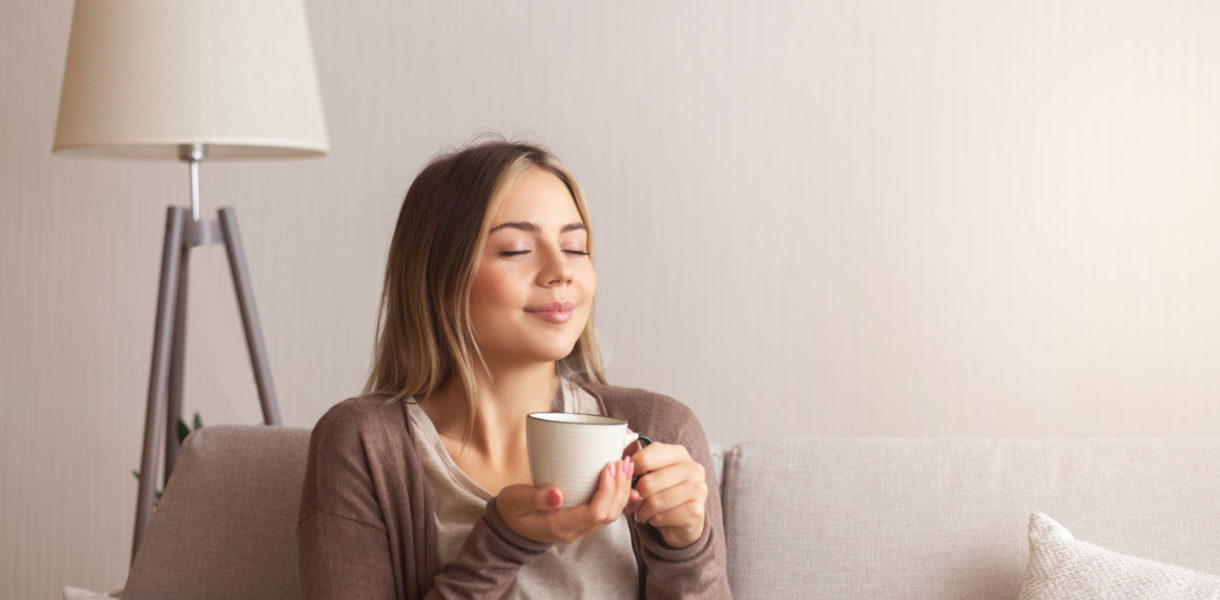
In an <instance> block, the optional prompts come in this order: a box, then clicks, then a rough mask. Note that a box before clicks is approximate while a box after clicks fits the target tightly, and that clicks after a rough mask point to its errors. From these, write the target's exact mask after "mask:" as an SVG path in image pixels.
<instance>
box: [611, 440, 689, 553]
mask: <svg viewBox="0 0 1220 600" xmlns="http://www.w3.org/2000/svg"><path fill="white" fill-rule="evenodd" d="M631 461H632V463H634V464H635V472H636V473H642V475H641V476H640V480H639V481H638V482H637V483H636V485H635V489H634V490H631V496H630V509H629V512H634V513H635V520H636V521H638V522H640V523H648V524H649V525H652V526H653V527H655V528H656V529H657V531H658V532H659V533H660V534H661V537H662V538H664V539H665V543H667V544H669V545H670V546H671V547H673V548H685V547H686V546H689V545H691V544H693V543H695V541H696V540H698V539H699V537H700V536H702V535H703V522H704V517H705V515H706V512H707V479H706V477H705V475H704V471H703V465H701V464H699V463H698V462H695V460H694V459H692V458H691V457H690V453H689V452H687V451H686V447H684V446H680V445H675V444H662V443H658V442H653V443H652V444H649V445H648V446H646V447H645V448H643V449H642V450H638V451H636V452H635V454H632V455H631Z"/></svg>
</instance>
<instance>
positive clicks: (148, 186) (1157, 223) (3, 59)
mask: <svg viewBox="0 0 1220 600" xmlns="http://www.w3.org/2000/svg"><path fill="white" fill-rule="evenodd" d="M308 4H309V10H310V17H311V21H312V23H311V24H312V29H313V34H314V37H313V40H314V45H315V51H316V54H317V60H318V69H319V76H320V80H321V85H322V93H323V99H324V103H325V106H326V110H327V116H328V120H329V126H330V134H331V140H332V144H333V151H332V153H331V155H330V156H329V157H327V158H325V159H321V160H314V161H302V162H278V163H277V162H264V163H252V164H243V165H236V164H220V163H217V164H205V166H204V168H203V169H202V179H203V183H202V186H203V190H202V193H203V199H204V200H203V201H204V206H205V210H208V211H212V210H214V209H215V207H216V206H218V205H220V204H233V205H235V206H236V207H237V209H238V215H239V217H240V223H241V229H242V233H243V235H244V238H245V244H246V250H247V254H248V259H249V265H250V269H251V272H252V275H253V277H254V288H255V293H256V297H257V301H258V308H259V310H260V312H261V315H262V320H263V328H264V333H265V334H266V337H267V346H268V350H269V352H270V358H271V362H272V367H273V372H274V376H275V383H276V386H277V388H278V391H279V395H280V398H281V408H282V411H283V414H284V417H285V420H286V421H287V423H288V424H290V425H294V426H309V425H311V424H312V423H313V422H314V421H315V420H316V419H317V418H318V417H319V416H320V415H321V414H322V412H323V411H324V410H326V408H327V407H328V406H329V405H331V404H332V403H334V402H336V401H338V400H341V399H343V398H344V397H346V396H348V395H350V394H353V393H354V392H356V391H357V390H358V388H359V386H360V384H361V378H362V376H363V374H364V370H365V368H366V365H367V359H368V353H369V349H370V344H371V334H372V328H373V318H374V314H375V309H376V294H377V292H378V278H379V272H380V269H381V268H382V261H383V252H384V250H385V247H386V244H387V242H388V239H389V235H390V232H391V228H392V224H393V219H394V216H395V214H396V210H397V205H398V202H399V199H400V197H401V195H402V194H403V192H404V191H405V189H406V187H407V185H408V184H409V182H410V180H411V178H412V176H413V175H414V173H415V172H416V171H417V170H418V169H419V168H420V166H421V165H422V164H423V162H424V161H425V160H426V159H427V158H428V157H429V156H430V155H431V154H433V153H434V152H435V151H436V150H438V149H439V148H440V147H441V146H443V145H445V144H451V143H458V142H461V141H463V140H465V139H467V138H469V137H470V136H471V135H472V134H474V133H476V132H477V131H479V130H481V129H493V130H498V131H502V132H505V133H508V134H528V135H533V136H536V137H537V138H540V139H541V140H543V141H545V142H547V143H549V145H550V146H551V147H552V148H553V149H555V150H556V151H557V152H558V153H559V155H560V156H561V157H563V158H564V159H565V160H566V161H567V162H568V163H569V165H570V166H571V168H572V169H573V171H575V173H576V174H577V176H578V177H579V178H580V179H581V181H582V182H583V184H584V187H585V189H586V191H587V193H588V196H589V198H590V205H591V210H592V212H593V217H594V219H595V223H596V226H597V234H598V235H597V238H598V240H597V241H598V262H597V264H598V268H599V275H600V277H601V281H600V283H601V296H600V299H599V323H600V329H601V330H602V331H603V333H604V337H605V340H606V345H607V349H608V350H609V356H610V365H609V367H610V373H611V376H612V379H613V380H615V381H617V382H619V383H622V384H629V385H635V386H642V387H647V388H652V389H655V390H658V391H662V392H666V393H669V394H671V395H674V396H676V397H678V398H680V399H681V400H683V401H685V402H687V403H688V404H690V405H691V406H693V407H694V408H695V410H696V411H697V413H698V414H699V415H700V417H701V418H702V419H703V422H704V425H705V427H706V429H707V430H708V432H709V435H710V437H712V438H714V439H717V440H722V441H739V440H743V439H748V438H757V437H761V436H766V435H882V436H892V435H914V436H929V435H937V436H939V435H948V436H1162V435H1164V436H1188V435H1217V434H1220V368H1218V367H1217V366H1218V365H1220V309H1218V308H1217V307H1220V236H1217V235H1216V232H1217V230H1218V229H1220V177H1218V176H1217V165H1220V72H1218V70H1220V61H1217V60H1216V57H1217V56H1220V36H1217V35H1216V24H1217V22H1218V19H1220V5H1216V4H1214V3H1211V2H1204V1H1198V2H1169V3H1166V2H1162V1H1160V0H1146V1H1138V2H1126V3H1121V4H1120V3H1112V2H1062V1H1060V0H1036V1H1032V2H1017V1H1012V2H1003V3H985V4H980V3H977V2H972V1H969V0H942V1H928V2H900V1H896V0H886V1H879V2H790V3H749V4H745V3H735V2H702V1H700V2H696V1H686V2H599V3H589V2H579V3H578V2H573V3H553V2H536V1H527V2H513V3H505V2H477V3H452V2H426V3H420V2H397V1H390V0H381V1H376V2H370V1H357V2H321V1H317V0H311V1H310V2H309V3H308ZM70 16H71V3H70V2H68V1H67V0H54V1H52V2H36V1H35V0H8V1H6V2H4V3H2V4H0V50H2V52H0V77H2V78H3V79H2V85H0V111H3V120H2V126H3V130H2V131H0V227H2V228H3V229H2V230H0V306H2V307H3V309H2V312H0V450H2V452H3V454H2V456H0V596H2V597H14V598H34V597H38V598H47V597H55V595H56V594H57V593H58V589H59V588H60V587H61V586H63V585H65V584H73V585H80V586H85V587H90V588H93V589H114V588H117V587H119V586H121V585H122V583H123V579H124V576H125V573H126V564H127V559H128V551H129V544H130V532H131V523H132V520H133V518H134V501H135V491H136V488H135V482H134V479H133V478H132V477H131V475H130V470H131V469H133V468H135V467H136V466H137V463H138V460H139V438H140V435H141V428H142V423H143V410H144V402H145V393H146V385H147V376H148V366H149V360H150V354H151V338H152V325H153V309H154V304H155V300H156V298H155V296H156V284H157V281H156V277H157V273H158V263H159V251H160V244H161V225H162V221H163V219H164V207H165V205H166V204H167V203H171V202H173V203H182V202H184V201H186V198H187V193H186V192H187V188H186V181H187V180H186V169H185V167H183V166H181V165H178V164H172V163H165V164H162V163H135V162H104V161H90V160H80V159H61V158H54V157H52V156H51V154H50V145H51V139H52V135H53V132H54V126H55V115H56V110H57V104H58V94H59V86H60V80H61V77H62V69H63V61H64V57H65V56H66V44H67V36H68V29H69V24H70V23H69V22H70ZM191 281H192V284H193V285H194V289H193V290H192V292H191V298H190V315H191V317H190V318H191V323H190V331H189V349H188V356H187V381H186V410H187V411H188V412H193V411H200V412H201V413H202V414H203V418H204V420H205V421H207V422H209V423H219V422H236V423H253V422H255V421H257V420H258V418H259V416H258V409H257V403H256V401H255V399H254V398H255V397H254V386H253V382H252V378H251V376H250V370H249V367H248V364H247V362H246V360H247V359H246V357H245V353H244V345H243V340H242V336H241V329H240V323H239V320H238V316H237V311H236V307H235V303H234V299H233V293H232V287H231V284H230V282H229V279H228V273H227V271H226V267H225V262H224V257H223V253H222V252H221V251H220V250H219V249H216V248H212V249H206V250H202V251H199V252H198V253H197V254H196V258H195V262H194V272H193V273H192V279H191Z"/></svg>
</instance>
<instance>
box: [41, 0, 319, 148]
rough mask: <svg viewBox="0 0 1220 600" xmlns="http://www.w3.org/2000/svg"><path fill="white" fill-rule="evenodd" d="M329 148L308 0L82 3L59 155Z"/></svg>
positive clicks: (63, 99) (62, 105)
mask: <svg viewBox="0 0 1220 600" xmlns="http://www.w3.org/2000/svg"><path fill="white" fill-rule="evenodd" d="M183 144H204V145H206V146H207V157H208V159H245V158H278V157H299V156H320V155H322V154H325V153H326V151H327V150H329V143H328V141H327V138H326V123H325V119H324V117H323V114H322V101H321V98H320V95H319V93H318V82H317V75H316V73H315V70H314V63H313V50H312V48H311V47H310V42H309V26H308V24H307V22H306V19H305V6H304V4H303V3H302V0H77V2H76V10H75V13H74V14H73V17H72V36H71V40H70V41H69V44H68V61H67V66H66V67H65V69H64V85H63V92H62V95H61V96H60V101H59V121H58V125H57V127H56V130H55V146H54V152H55V153H56V154H60V155H86V156H102V157H122V158H163V159H178V158H179V155H178V152H179V151H178V148H179V146H181V145H183Z"/></svg>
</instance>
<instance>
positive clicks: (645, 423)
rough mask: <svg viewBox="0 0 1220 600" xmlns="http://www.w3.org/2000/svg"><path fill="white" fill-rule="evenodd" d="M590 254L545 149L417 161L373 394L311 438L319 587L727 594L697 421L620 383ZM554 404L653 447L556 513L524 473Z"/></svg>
mask: <svg viewBox="0 0 1220 600" xmlns="http://www.w3.org/2000/svg"><path fill="white" fill-rule="evenodd" d="M591 248H592V246H591V237H590V230H589V219H588V214H587V212H586V210H585V203H584V198H583V196H582V194H581V192H580V188H579V187H578V186H577V184H576V181H575V179H573V178H572V176H571V175H570V174H569V173H568V171H567V170H566V169H564V167H563V166H562V165H560V164H559V162H558V161H557V160H556V159H555V158H554V157H553V156H551V155H550V154H549V153H548V152H546V151H545V150H544V149H542V148H539V147H536V146H531V145H527V144H520V143H508V142H504V141H492V142H487V143H482V144H479V145H475V146H472V147H470V148H467V149H465V150H462V151H459V152H455V153H452V154H449V155H446V156H442V157H440V158H438V159H436V160H434V161H433V162H432V163H431V164H429V165H428V166H427V167H426V168H425V169H424V170H423V171H422V172H421V173H420V174H419V176H418V177H417V178H416V179H415V181H414V182H413V183H412V185H411V188H410V190H409V191H408V192H407V196H406V199H405V200H404V201H403V205H402V210H401V212H400V214H399V217H398V224H397V227H396V229H395V231H394V236H393V239H392V240H391V242H390V251H389V257H388V259H387V262H386V273H385V280H384V289H383V292H382V304H381V310H380V314H379V316H378V336H377V342H376V346H375V352H374V358H373V366H372V371H371V374H370V376H369V380H368V383H367V385H366V386H365V390H364V395H363V396H362V397H360V398H352V399H349V400H346V401H344V402H342V403H340V404H338V405H336V406H334V407H333V408H331V410H330V411H328V412H327V413H326V414H325V415H324V416H323V417H322V418H321V419H320V420H319V421H318V424H317V426H316V427H315V428H314V431H313V435H312V438H311V441H310V454H309V464H308V467H307V471H306V478H305V485H304V490H303V494H302V498H301V512H300V521H299V524H298V543H299V549H300V593H301V597H302V598H391V597H392V598H458V597H461V598H512V597H517V598H593V597H601V598H627V597H633V596H640V597H648V598H676V597H706V598H726V597H729V595H730V592H729V586H728V581H727V577H726V574H725V563H724V560H725V559H724V556H725V549H724V535H723V531H722V528H721V521H720V501H719V497H718V495H717V494H716V493H714V492H711V493H709V490H717V489H718V488H717V485H716V481H715V475H714V471H713V469H712V466H711V462H710V456H709V452H708V448H707V442H706V440H705V438H704V435H703V431H702V428H701V427H700V426H699V423H698V421H697V420H696V419H695V417H694V416H693V414H692V413H691V412H690V411H689V410H688V409H687V408H686V407H685V406H683V405H681V404H679V403H677V402H676V401H674V400H672V399H669V398H666V397H664V396H660V395H657V394H652V393H649V392H645V391H642V390H634V389H624V388H618V387H612V386H609V385H606V380H605V375H604V374H603V370H602V364H601V355H600V352H599V349H598V345H597V341H596V339H595V337H594V330H593V318H592V313H593V297H594V293H595V292H596V289H597V281H596V275H595V273H594V270H593V263H592V259H591ZM552 410H562V411H567V412H584V413H598V414H605V415H608V416H612V417H616V418H621V419H624V420H626V421H627V422H628V424H629V426H630V427H632V428H633V429H635V430H637V431H641V432H644V433H647V434H649V435H650V436H651V437H652V438H653V439H655V440H656V442H655V443H653V444H651V445H649V446H647V447H646V448H643V449H639V448H638V446H633V448H631V449H629V450H628V452H629V453H630V456H629V457H628V458H626V459H624V460H623V461H616V462H612V463H611V464H609V465H606V467H605V468H604V469H603V470H602V473H601V479H600V482H599V487H598V491H597V492H596V494H595V495H594V497H593V499H592V500H591V501H590V502H589V503H588V504H584V505H580V506H575V507H571V508H566V509H560V508H559V507H560V506H561V504H562V502H563V498H562V494H561V492H560V491H559V490H558V489H556V488H553V487H547V488H535V487H533V486H532V485H530V484H529V483H528V482H529V481H530V480H531V479H530V473H529V463H528V458H527V454H526V443H525V421H526V415H528V414H529V413H532V412H545V411H552ZM632 450H634V452H632ZM636 477H638V482H637V483H636V484H635V487H634V488H633V487H632V480H633V478H636Z"/></svg>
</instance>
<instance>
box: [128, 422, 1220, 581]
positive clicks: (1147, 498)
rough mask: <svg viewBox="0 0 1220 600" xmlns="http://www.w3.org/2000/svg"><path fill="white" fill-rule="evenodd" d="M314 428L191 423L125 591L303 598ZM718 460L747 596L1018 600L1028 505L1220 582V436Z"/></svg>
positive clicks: (734, 570) (923, 445) (873, 446)
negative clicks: (301, 512)
mask: <svg viewBox="0 0 1220 600" xmlns="http://www.w3.org/2000/svg"><path fill="white" fill-rule="evenodd" d="M309 433H310V432H309V430H308V429H294V428H284V427H264V426H233V425H222V426H214V427H207V428H204V429H200V430H198V431H196V432H194V433H192V434H191V436H190V437H189V438H187V440H186V443H185V444H184V445H183V448H182V454H181V456H180V457H179V459H178V463H177V465H176V467H175V469H174V476H173V478H172V479H171V480H170V483H169V486H168V487H167V489H166V491H165V495H164V497H163V498H162V500H161V502H160V504H159V506H158V508H157V510H156V512H155V513H154V514H153V518H152V522H151V523H150V525H149V528H148V531H147V532H146V533H145V536H144V542H143V546H142V547H141V549H140V552H139V555H138V556H137V557H136V561H135V563H134V564H133V565H132V569H131V574H130V576H129V578H128V582H127V588H126V590H125V592H124V594H123V598H124V599H125V600H140V599H142V598H178V599H191V598H259V599H269V600H276V599H284V600H290V599H294V598H296V596H297V577H296V572H297V546H296V519H297V510H298V501H299V498H300V490H301V483H302V481H303V478H304V471H305V462H306V455H307V453H308V448H309ZM714 455H715V456H719V457H721V460H722V464H720V465H718V469H717V470H718V471H720V472H721V474H722V476H721V479H720V481H721V486H722V498H723V500H724V509H725V510H724V520H725V536H726V540H727V542H728V550H729V556H728V559H729V560H728V565H729V579H730V581H731V583H732V586H733V592H734V596H735V597H736V598H739V599H750V598H826V599H846V598H869V599H873V598H877V599H884V598H893V599H903V600H924V599H927V600H952V599H956V598H960V599H963V600H966V599H969V600H989V599H993V598H994V599H997V600H999V599H1003V600H1013V599H1014V598H1016V597H1017V593H1018V590H1019V588H1020V585H1021V581H1022V577H1023V573H1024V569H1025V563H1026V556H1027V553H1028V546H1027V543H1026V524H1027V521H1028V518H1029V514H1030V513H1032V512H1034V511H1041V512H1045V513H1047V514H1049V515H1050V516H1052V517H1053V518H1055V519H1056V520H1057V521H1059V522H1060V523H1062V524H1063V525H1064V526H1066V527H1067V528H1068V529H1069V530H1071V531H1072V532H1073V533H1074V534H1075V535H1076V537H1077V538H1079V539H1082V540H1085V541H1089V542H1093V543H1095V544H1098V545H1100V546H1102V547H1105V548H1108V549H1110V550H1114V551H1117V552H1123V553H1126V554H1132V555H1135V556H1139V557H1143V558H1150V559H1154V560H1160V561H1163V562H1169V563H1172V564H1177V565H1181V566H1184V567H1189V568H1193V569H1196V570H1199V571H1204V572H1207V573H1212V574H1220V438H1217V439H1126V440H1087V439H1076V440H982V439H835V438H829V439H826V438H818V439H785V440H776V441H766V442H745V443H742V444H738V445H736V446H729V447H722V448H718V449H717V452H715V453H714Z"/></svg>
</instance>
